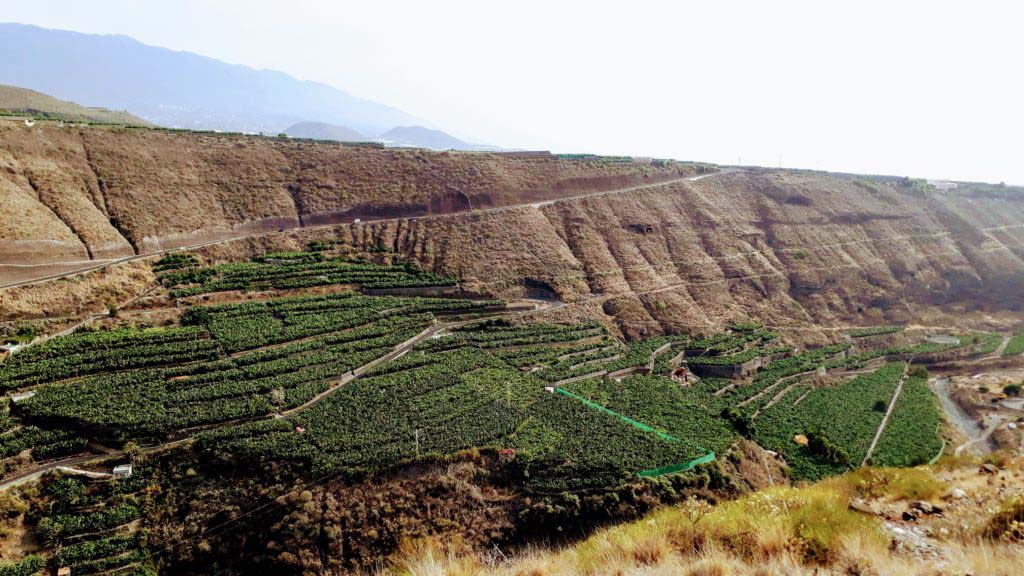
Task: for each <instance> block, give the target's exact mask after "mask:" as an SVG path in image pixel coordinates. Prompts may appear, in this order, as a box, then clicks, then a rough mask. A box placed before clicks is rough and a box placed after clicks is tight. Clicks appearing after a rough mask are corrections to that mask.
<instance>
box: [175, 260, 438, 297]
mask: <svg viewBox="0 0 1024 576" xmlns="http://www.w3.org/2000/svg"><path fill="white" fill-rule="evenodd" d="M183 265H187V263H186V262H179V261H173V262H172V261H168V262H164V260H161V261H159V262H158V263H157V265H156V269H159V270H164V272H163V273H162V274H160V276H159V280H160V283H161V284H162V285H163V286H164V287H166V288H168V289H169V290H170V294H171V296H173V297H175V298H186V297H189V296H197V295H200V294H208V293H211V292H224V291H228V290H242V291H247V292H248V291H262V290H271V289H273V290H289V289H296V288H308V287H312V286H326V285H330V284H353V285H358V286H360V287H362V288H369V289H379V288H422V287H436V286H454V285H455V284H456V283H457V279H456V278H455V277H451V276H439V275H437V274H434V273H431V272H425V271H423V270H420V269H419V268H418V267H417V266H416V265H415V264H412V263H401V264H394V265H391V266H386V265H382V264H374V263H370V262H364V261H358V260H346V259H343V258H332V257H329V256H327V255H326V254H324V253H323V252H281V253H274V254H267V255H265V256H262V257H260V258H257V259H255V260H253V261H251V262H240V263H231V264H220V265H216V266H209V267H196V266H191V267H185V268H184V269H181V268H182V266H183Z"/></svg>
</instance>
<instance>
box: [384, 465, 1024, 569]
mask: <svg viewBox="0 0 1024 576" xmlns="http://www.w3.org/2000/svg"><path fill="white" fill-rule="evenodd" d="M1008 464H1009V467H1008V468H1007V470H1006V471H1004V473H1005V474H1007V477H1006V478H1005V480H1006V481H1007V483H1012V482H1014V481H1019V478H1018V476H1017V474H1018V472H1019V471H1018V470H1017V468H1019V462H1018V461H1017V460H1014V461H1011V462H1009V463H1008ZM976 477H978V472H977V462H975V461H971V460H965V461H958V462H946V463H944V464H943V466H942V467H938V468H936V469H934V470H933V469H930V468H914V469H889V468H881V469H863V470H857V471H854V472H852V473H850V474H847V475H845V476H842V477H838V478H833V479H829V480H825V481H823V482H820V483H818V484H814V485H810V486H804V487H799V488H788V487H777V488H769V489H765V490H761V491H759V492H755V493H752V494H749V495H747V496H744V497H742V498H739V499H737V500H733V501H730V502H725V503H722V504H719V505H717V506H713V507H712V506H709V505H706V504H702V503H700V502H697V501H694V500H690V501H687V502H684V503H683V504H681V505H679V506H675V507H671V508H666V509H663V510H660V511H657V512H655V513H653V514H651V515H649V516H648V517H646V518H644V519H643V520H640V521H637V522H633V523H629V524H623V525H620V526H616V527H613V528H608V529H605V530H601V531H599V532H597V533H595V534H594V535H593V536H591V537H590V538H588V539H586V540H584V541H582V542H580V543H578V544H576V545H574V546H570V547H567V548H564V549H560V550H540V549H528V550H525V551H521V552H520V553H518V554H516V555H515V557H514V558H512V559H511V560H509V561H508V562H504V563H498V564H493V563H488V562H484V561H481V560H479V559H478V558H476V557H474V556H467V555H465V554H460V553H457V552H451V551H446V549H445V548H444V547H443V546H438V545H437V543H431V544H430V545H427V546H420V547H408V548H407V549H406V550H405V553H404V554H405V555H404V556H403V559H402V560H401V561H399V562H398V563H397V564H396V565H395V566H394V567H393V568H391V569H388V570H384V571H383V572H381V573H380V574H381V575H382V576H383V575H397V574H401V575H408V576H428V575H430V576H434V575H437V576H441V575H451V576H465V575H480V576H484V575H488V576H605V575H623V576H625V575H643V576H661V575H665V576H668V575H672V576H676V575H684V576H726V575H739V576H771V575H787V576H789V575H804V574H806V575H811V574H815V575H825V574H843V575H878V576H882V575H888V574H900V575H902V574H908V575H920V576H932V575H935V574H986V575H988V574H992V575H1000V576H1001V575H1007V576H1009V575H1010V574H1019V573H1021V572H1020V570H1019V567H1020V566H1024V547H1022V546H1020V544H1019V543H1014V542H1012V541H1005V540H1000V539H999V538H986V537H985V536H984V534H983V531H982V528H983V527H984V526H985V525H986V522H987V523H988V525H991V523H992V522H993V521H994V520H993V518H995V519H996V520H995V521H1002V524H1007V523H1008V522H1012V521H1013V519H1015V518H1016V516H1015V514H1019V513H1020V509H1019V508H1018V506H1019V503H1020V502H1021V501H1019V500H1013V501H1012V502H1007V503H1006V504H1005V505H1004V506H1003V508H1002V509H998V506H997V505H998V503H999V500H998V498H999V497H1000V496H999V495H1000V494H1003V493H1004V491H1001V490H1000V487H1001V486H1002V485H1003V484H1002V479H1001V480H1000V481H996V482H989V481H988V480H985V479H982V480H981V481H977V480H976ZM954 483H955V484H956V486H957V487H960V486H964V487H967V488H968V490H969V492H970V494H971V499H969V500H967V501H965V502H964V503H962V504H960V505H956V504H955V503H952V502H948V501H947V500H948V492H949V490H950V489H951V486H952V485H953V484H954ZM855 498H863V499H866V500H869V501H872V502H875V503H877V504H879V505H888V506H889V507H890V508H893V509H895V508H899V509H905V507H906V506H907V504H908V503H909V502H910V501H914V500H931V501H934V502H942V504H943V505H944V506H947V516H949V517H948V518H940V517H937V516H936V517H935V518H934V524H930V525H927V526H926V525H909V526H904V527H905V528H918V529H919V531H920V532H922V533H926V532H931V531H933V530H934V531H936V532H937V531H938V530H939V529H940V527H945V526H947V525H952V523H964V524H966V525H968V526H969V528H967V529H965V530H963V531H962V532H961V533H957V534H954V533H952V532H946V531H944V532H943V533H948V535H947V536H945V537H941V538H940V537H938V536H935V537H933V538H930V539H929V542H930V543H931V544H932V545H933V546H934V547H935V549H936V551H934V552H932V553H920V552H905V551H904V552H899V551H894V550H893V549H891V548H890V536H889V535H888V533H887V532H886V530H885V529H884V523H885V522H886V520H883V519H882V518H879V517H875V516H870V515H865V514H861V513H858V512H854V511H852V510H851V509H850V508H849V505H850V502H851V500H852V499H855ZM992 506H996V508H995V509H991V507H992ZM927 521H931V520H927ZM888 522H890V523H892V522H893V521H891V520H890V521H888ZM896 523H897V524H898V520H897V521H896ZM894 525H895V524H894Z"/></svg>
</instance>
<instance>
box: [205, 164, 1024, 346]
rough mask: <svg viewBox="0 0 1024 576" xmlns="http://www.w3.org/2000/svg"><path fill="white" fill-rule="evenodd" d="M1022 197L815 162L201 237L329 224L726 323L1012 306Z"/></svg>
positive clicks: (540, 280)
mask: <svg viewBox="0 0 1024 576" xmlns="http://www.w3.org/2000/svg"><path fill="white" fill-rule="evenodd" d="M1022 230H1024V197H1021V198H1019V199H1018V198H1015V197H1014V196H1013V195H1007V196H1006V197H1003V198H998V199H995V198H989V199H982V198H979V197H977V196H975V195H972V194H971V193H970V192H969V191H966V190H961V191H959V192H958V191H952V192H947V193H940V192H937V191H934V190H921V189H918V188H912V187H911V188H908V187H904V186H901V185H900V184H899V183H898V182H890V183H883V184H880V185H877V186H872V187H871V188H867V187H863V186H861V185H858V184H857V183H856V182H855V181H854V180H852V179H849V178H841V177H836V176H829V175H824V174H815V173H787V172H778V171H770V172H737V173H728V174H722V175H716V176H713V177H710V178H707V179H703V180H701V181H699V182H685V183H675V184H668V185H664V186H660V187H655V188H648V189H644V190H639V191H634V192H623V193H616V194H608V195H602V196H596V197H591V198H585V199H573V200H563V201H559V202H556V203H553V204H547V205H544V206H540V207H524V208H515V209H509V210H505V211H500V212H493V213H486V214H465V215H459V216H453V217H447V218H423V219H417V220H414V221H408V220H398V221H393V222H381V223H374V224H367V225H350V226H341V227H338V228H336V229H333V230H330V231H316V232H315V233H314V232H307V233H304V234H300V235H297V236H294V237H292V238H266V239H260V240H251V241H247V242H244V243H240V244H238V245H224V246H219V247H210V248H207V249H204V253H205V255H206V257H207V258H209V259H211V260H222V259H231V258H237V257H241V256H239V255H247V254H258V253H260V252H263V251H266V250H268V249H278V248H282V247H288V248H293V249H294V248H301V247H302V246H304V243H305V242H306V241H308V240H310V239H313V238H314V237H317V238H324V237H331V238H334V239H337V240H340V241H342V242H343V243H346V244H350V245H353V246H356V247H362V248H369V247H373V248H384V249H387V250H393V251H395V252H398V253H400V254H405V255H407V256H409V257H411V258H414V259H416V260H418V261H419V262H421V263H422V264H423V265H424V266H426V267H429V268H432V269H435V270H437V271H442V272H446V273H457V274H460V275H461V276H462V277H463V278H464V283H463V284H464V286H465V287H466V288H467V289H470V290H476V291H479V292H487V293H495V294H498V295H502V296H506V297H512V296H515V295H521V294H524V293H526V292H527V291H532V292H534V293H536V291H537V289H538V288H546V289H548V290H550V292H551V294H552V295H557V297H559V298H560V299H562V300H564V301H565V302H566V303H567V305H566V306H565V307H564V308H562V309H560V310H559V311H557V312H556V314H559V315H562V316H566V317H574V318H579V317H589V318H597V319H600V320H604V321H607V322H608V323H610V324H614V325H615V326H617V327H618V328H620V329H621V330H622V332H623V333H624V334H625V335H626V336H629V337H639V336H645V335H651V334H657V333H662V332H678V331H687V332H689V331H694V330H713V329H720V328H722V327H723V326H725V325H726V324H728V323H729V322H731V321H737V320H743V319H748V318H756V319H759V320H761V321H764V322H766V323H769V324H773V325H781V326H801V325H803V326H814V325H824V326H835V325H839V324H846V323H849V322H856V323H865V322H908V321H913V320H915V319H916V318H917V316H918V314H919V312H920V311H921V310H922V309H924V308H926V307H939V308H940V309H942V310H945V311H946V312H948V313H952V314H960V313H963V312H965V311H971V310H976V309H980V310H988V311H992V310H1016V309H1018V308H1019V307H1020V304H1021V287H1022V282H1024V260H1022V256H1024V253H1022V252H1024V244H1022V243H1021V240H1022V239H1024V237H1022V236H1021V234H1022V233H1024V232H1022Z"/></svg>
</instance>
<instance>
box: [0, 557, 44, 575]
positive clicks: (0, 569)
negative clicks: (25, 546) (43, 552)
mask: <svg viewBox="0 0 1024 576" xmlns="http://www.w3.org/2000/svg"><path fill="white" fill-rule="evenodd" d="M43 563H44V562H43V559H42V558H41V557H39V556H26V557H25V559H24V560H22V561H21V562H15V563H13V564H4V565H2V566H0V576H31V575H33V574H36V573H37V572H39V571H40V570H42V569H43Z"/></svg>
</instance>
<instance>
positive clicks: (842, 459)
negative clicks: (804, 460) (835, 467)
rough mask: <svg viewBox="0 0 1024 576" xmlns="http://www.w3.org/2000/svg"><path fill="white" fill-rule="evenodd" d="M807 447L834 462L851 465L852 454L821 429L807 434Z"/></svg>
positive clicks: (813, 452)
mask: <svg viewBox="0 0 1024 576" xmlns="http://www.w3.org/2000/svg"><path fill="white" fill-rule="evenodd" d="M807 449H808V450H810V451H811V453H812V454H817V455H818V456H821V457H822V458H824V459H825V460H827V461H829V462H831V463H833V464H839V465H840V466H849V465H850V455H849V454H847V453H846V450H843V448H842V447H841V446H839V445H838V444H836V443H835V442H833V441H832V440H831V439H829V438H828V437H827V436H825V434H823V433H822V432H820V431H817V430H813V431H811V432H809V433H808V434H807Z"/></svg>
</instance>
